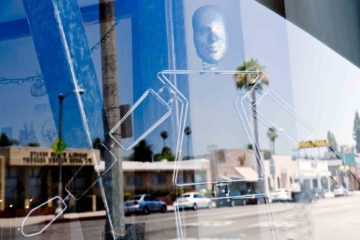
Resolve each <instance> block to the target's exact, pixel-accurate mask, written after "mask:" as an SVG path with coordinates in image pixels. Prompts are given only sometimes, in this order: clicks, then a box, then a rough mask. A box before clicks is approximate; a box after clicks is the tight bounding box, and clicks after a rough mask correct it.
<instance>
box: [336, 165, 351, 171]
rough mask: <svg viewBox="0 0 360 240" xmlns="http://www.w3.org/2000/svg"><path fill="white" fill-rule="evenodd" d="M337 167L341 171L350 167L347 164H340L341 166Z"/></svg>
mask: <svg viewBox="0 0 360 240" xmlns="http://www.w3.org/2000/svg"><path fill="white" fill-rule="evenodd" d="M339 169H340V170H341V171H349V169H350V167H349V166H348V165H341V166H340V167H339Z"/></svg>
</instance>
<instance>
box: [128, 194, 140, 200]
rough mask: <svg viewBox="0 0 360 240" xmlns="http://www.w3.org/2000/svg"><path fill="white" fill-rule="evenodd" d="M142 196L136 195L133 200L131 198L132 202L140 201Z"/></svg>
mask: <svg viewBox="0 0 360 240" xmlns="http://www.w3.org/2000/svg"><path fill="white" fill-rule="evenodd" d="M141 196H142V195H136V196H133V197H132V198H130V200H140V198H141Z"/></svg>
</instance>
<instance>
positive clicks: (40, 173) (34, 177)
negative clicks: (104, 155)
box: [0, 147, 100, 216]
mask: <svg viewBox="0 0 360 240" xmlns="http://www.w3.org/2000/svg"><path fill="white" fill-rule="evenodd" d="M94 154H95V155H94ZM0 155H1V160H2V161H1V163H2V165H1V166H2V168H1V170H2V173H4V174H2V175H1V183H2V186H4V187H2V188H1V190H2V191H1V200H2V201H1V203H2V205H1V211H4V212H3V214H2V215H3V216H6V214H7V213H9V214H14V215H16V216H23V215H24V214H25V213H26V212H27V211H28V209H29V208H32V207H34V206H37V205H38V204H40V203H42V202H46V201H47V200H48V199H49V198H51V197H53V196H55V195H56V194H57V191H58V185H59V182H58V180H59V161H58V157H57V155H56V153H55V152H54V151H53V150H52V149H49V148H40V147H3V148H0ZM62 158H63V167H64V174H63V179H64V181H65V182H69V180H70V179H71V177H72V176H73V175H74V173H75V172H76V171H78V169H79V167H82V166H84V169H83V171H84V172H83V174H82V176H80V177H78V178H77V179H76V181H73V182H72V185H71V186H70V188H71V189H72V190H73V191H74V192H77V191H82V189H83V188H84V187H85V186H86V185H88V184H89V183H87V182H92V181H94V179H96V174H95V172H94V166H95V165H96V162H95V161H97V160H96V159H100V158H99V152H98V151H93V150H81V149H78V150H67V151H65V152H64V153H63V155H62ZM96 198H100V193H99V190H98V189H93V191H92V192H90V193H89V194H88V195H87V196H86V197H85V199H86V200H85V201H84V202H82V205H81V204H79V206H78V208H79V209H78V210H80V211H95V210H96ZM52 207H54V206H52V203H51V202H49V204H48V205H47V208H48V209H44V213H49V212H52V211H53V209H52ZM80 208H82V209H80Z"/></svg>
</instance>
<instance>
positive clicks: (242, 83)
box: [233, 58, 269, 192]
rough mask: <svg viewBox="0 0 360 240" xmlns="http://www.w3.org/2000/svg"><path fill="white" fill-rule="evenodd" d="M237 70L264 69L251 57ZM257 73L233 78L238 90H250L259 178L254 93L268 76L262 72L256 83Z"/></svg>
mask: <svg viewBox="0 0 360 240" xmlns="http://www.w3.org/2000/svg"><path fill="white" fill-rule="evenodd" d="M236 70H237V71H259V72H263V71H264V70H265V66H263V65H261V64H260V63H258V61H257V60H256V59H253V58H251V59H250V60H249V61H244V62H243V64H242V65H240V66H239V67H237V69H236ZM257 76H258V75H257V74H243V73H237V74H234V76H233V77H234V80H235V82H236V88H237V89H239V90H243V89H245V90H247V91H250V90H251V106H252V107H251V108H252V114H253V120H254V121H253V123H254V137H255V144H256V147H255V156H256V160H257V164H258V175H259V178H263V177H264V176H263V175H264V174H263V171H262V169H261V165H260V161H261V157H260V150H259V149H260V146H259V133H258V124H257V113H256V93H261V91H262V90H263V87H264V86H267V85H269V77H268V75H267V74H265V73H264V75H263V77H262V78H261V79H260V80H259V81H260V82H259V83H257ZM258 188H259V190H260V191H261V192H265V185H264V184H263V183H262V182H259V186H258Z"/></svg>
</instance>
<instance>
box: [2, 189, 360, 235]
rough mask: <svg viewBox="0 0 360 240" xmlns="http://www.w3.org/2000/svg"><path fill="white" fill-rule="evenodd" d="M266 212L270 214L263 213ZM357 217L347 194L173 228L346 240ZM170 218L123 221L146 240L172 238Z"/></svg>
mask: <svg viewBox="0 0 360 240" xmlns="http://www.w3.org/2000/svg"><path fill="white" fill-rule="evenodd" d="M268 208H271V209H268ZM270 210H271V212H272V214H267V213H268V212H270ZM359 213H360V196H355V195H352V196H349V197H341V198H328V199H320V200H318V201H317V202H315V203H311V204H302V203H273V204H271V205H268V206H266V205H248V206H237V207H224V208H212V209H201V210H198V211H192V210H190V211H182V212H180V214H179V215H178V216H179V218H178V225H179V230H180V231H179V232H182V234H183V236H184V238H186V239H228V240H229V239H251V240H260V239H261V240H268V239H281V240H294V239H300V240H304V239H316V240H318V239H326V240H331V239H334V240H335V239H343V240H345V239H356V238H357V236H360V218H359V217H358V214H359ZM175 216H176V215H175V213H174V212H168V213H165V214H161V213H153V214H150V215H145V216H144V215H139V216H130V217H127V218H126V221H127V223H145V231H146V232H145V237H146V239H154V240H155V239H177V238H178V236H177V227H176V226H177V224H176V218H175ZM9 221H10V220H9ZM104 224H105V221H104V220H103V219H101V220H89V221H74V222H68V223H58V224H54V225H53V226H52V227H50V228H49V229H48V230H47V231H45V232H44V233H43V234H41V235H40V236H37V237H33V238H27V239H55V240H57V239H58V240H60V239H74V240H75V239H76V240H81V239H91V240H92V239H102V234H103V229H104ZM271 226H276V231H272V232H271V230H270V228H271ZM37 228H38V226H31V229H34V230H35V229H37ZM272 236H273V238H272ZM0 239H1V240H16V239H26V238H24V237H22V236H21V233H20V231H19V229H17V228H11V229H9V228H6V229H5V228H2V229H1V232H0Z"/></svg>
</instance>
